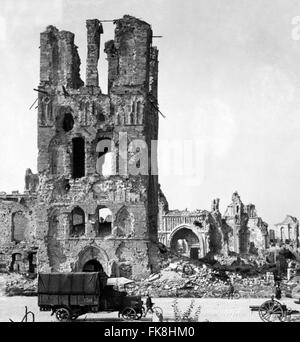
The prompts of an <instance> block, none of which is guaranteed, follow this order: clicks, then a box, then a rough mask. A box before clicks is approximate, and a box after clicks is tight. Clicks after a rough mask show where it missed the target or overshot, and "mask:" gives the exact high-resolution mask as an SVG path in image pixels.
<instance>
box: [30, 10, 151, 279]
mask: <svg viewBox="0 0 300 342" xmlns="http://www.w3.org/2000/svg"><path fill="white" fill-rule="evenodd" d="M115 25H116V28H115V37H114V40H111V41H109V42H107V43H106V44H105V52H106V54H107V60H108V68H109V70H108V94H103V93H102V92H101V89H100V87H99V75H98V70H97V65H98V60H99V46H100V37H101V34H102V33H103V28H102V25H101V22H100V21H98V20H87V22H86V26H87V43H88V51H87V68H86V70H87V71H86V83H85V84H84V82H83V81H82V80H81V78H80V76H79V68H80V58H79V56H78V53H77V47H76V46H75V44H74V34H73V33H71V32H66V31H59V30H58V29H57V28H55V27H53V26H49V27H48V28H47V29H46V31H45V32H43V33H41V46H40V58H41V62H40V84H39V87H38V91H39V106H38V174H39V190H38V194H37V205H36V220H37V222H36V227H37V228H36V239H37V241H38V246H39V250H38V265H39V269H40V270H41V271H45V272H46V271H55V272H61V271H67V272H68V271H93V270H95V271H96V270H100V269H103V270H104V271H105V272H106V273H107V274H108V275H109V276H111V275H114V276H126V277H134V278H137V277H142V276H144V275H146V274H149V273H150V272H153V271H155V265H157V264H158V263H157V261H156V256H157V249H156V248H157V247H156V243H157V215H158V179H157V176H156V175H152V174H153V173H154V172H152V171H153V170H151V163H149V172H148V174H146V175H145V174H140V173H139V172H136V174H131V173H130V171H128V168H130V163H136V160H135V155H136V154H137V153H138V152H139V148H138V147H137V146H136V145H135V141H144V142H145V143H146V144H147V147H148V155H149V160H150V156H151V155H152V158H153V155H156V153H155V152H156V151H151V141H153V140H155V141H156V140H157V137H158V111H157V110H156V108H157V107H156V106H157V104H155V102H156V101H157V75H158V60H157V57H158V51H157V49H156V48H155V47H152V30H151V26H150V25H149V24H147V23H145V22H143V21H140V20H138V19H136V18H134V17H130V16H124V17H123V18H122V19H119V20H116V21H115ZM120 137H121V138H120ZM122 139H123V142H122V141H121V140H122ZM124 142H125V144H127V146H129V148H128V149H126V150H125V153H124V151H123V152H122V151H121V147H120V146H121V143H124ZM152 148H155V147H152ZM120 159H122V161H123V163H120Z"/></svg>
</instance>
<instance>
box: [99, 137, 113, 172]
mask: <svg viewBox="0 0 300 342" xmlns="http://www.w3.org/2000/svg"><path fill="white" fill-rule="evenodd" d="M96 152H97V157H98V158H97V166H96V169H97V173H99V174H100V175H103V176H111V175H114V172H113V153H112V141H111V140H110V139H102V140H100V141H99V142H98V144H97V147H96Z"/></svg>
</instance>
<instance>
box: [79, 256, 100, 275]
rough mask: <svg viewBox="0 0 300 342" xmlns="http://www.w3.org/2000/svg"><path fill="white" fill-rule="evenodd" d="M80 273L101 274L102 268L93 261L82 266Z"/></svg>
mask: <svg viewBox="0 0 300 342" xmlns="http://www.w3.org/2000/svg"><path fill="white" fill-rule="evenodd" d="M82 272H103V267H102V265H101V264H100V262H99V261H98V260H96V259H93V260H90V261H88V262H86V263H85V264H84V266H83V269H82Z"/></svg>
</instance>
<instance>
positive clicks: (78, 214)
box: [70, 207, 85, 237]
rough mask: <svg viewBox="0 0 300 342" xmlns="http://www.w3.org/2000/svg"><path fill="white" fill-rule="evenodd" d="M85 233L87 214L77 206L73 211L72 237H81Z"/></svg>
mask: <svg viewBox="0 0 300 342" xmlns="http://www.w3.org/2000/svg"><path fill="white" fill-rule="evenodd" d="M84 234H85V214H84V211H83V210H82V209H81V208H79V207H76V208H74V209H73V211H72V213H71V228H70V236H71V237H80V236H83V235H84Z"/></svg>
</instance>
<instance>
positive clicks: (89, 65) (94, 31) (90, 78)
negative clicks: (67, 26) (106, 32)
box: [86, 19, 103, 87]
mask: <svg viewBox="0 0 300 342" xmlns="http://www.w3.org/2000/svg"><path fill="white" fill-rule="evenodd" d="M86 26H87V46H88V51H87V62H86V85H87V86H94V87H98V86H99V75H98V60H99V56H100V54H99V52H100V35H101V34H102V33H103V28H102V24H101V23H100V21H99V20H97V19H94V20H87V21H86Z"/></svg>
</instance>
